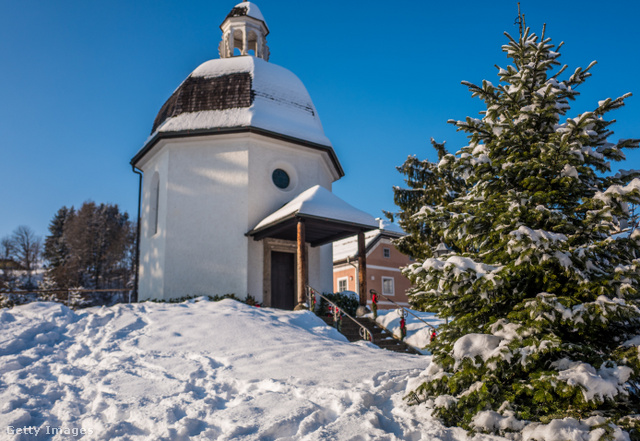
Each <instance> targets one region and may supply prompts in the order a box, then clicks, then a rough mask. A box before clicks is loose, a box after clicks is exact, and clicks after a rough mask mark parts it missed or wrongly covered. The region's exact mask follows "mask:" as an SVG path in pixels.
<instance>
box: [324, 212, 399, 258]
mask: <svg viewBox="0 0 640 441" xmlns="http://www.w3.org/2000/svg"><path fill="white" fill-rule="evenodd" d="M376 221H378V227H379V228H378V229H377V230H373V231H368V232H366V233H365V234H364V244H365V247H368V246H369V245H370V244H371V243H372V242H373V241H374V240H375V239H376V238H377V237H378V236H379V235H380V234H384V233H390V235H391V236H395V237H401V236H404V235H406V234H407V233H405V232H404V231H402V228H400V227H399V226H398V225H396V224H394V223H393V222H389V221H387V220H385V219H381V218H377V219H376ZM357 253H358V238H357V236H351V237H347V238H346V239H342V240H338V241H336V242H334V243H333V261H334V262H339V261H341V260H344V259H346V258H347V257H353V256H355V255H356V254H357Z"/></svg>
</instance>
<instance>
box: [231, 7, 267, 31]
mask: <svg viewBox="0 0 640 441" xmlns="http://www.w3.org/2000/svg"><path fill="white" fill-rule="evenodd" d="M231 17H251V18H255V19H256V20H260V21H261V22H263V23H264V24H265V26H266V25H267V22H266V21H265V20H264V17H263V16H262V12H260V8H258V5H256V4H255V3H251V2H242V3H238V4H237V5H235V6H234V7H233V9H232V10H231V12H229V15H227V18H231ZM267 28H268V26H267Z"/></svg>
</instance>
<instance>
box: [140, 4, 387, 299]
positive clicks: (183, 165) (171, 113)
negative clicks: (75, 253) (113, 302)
mask: <svg viewBox="0 0 640 441" xmlns="http://www.w3.org/2000/svg"><path fill="white" fill-rule="evenodd" d="M220 29H221V31H222V40H221V41H220V44H219V46H218V52H219V58H217V59H213V60H209V61H206V62H204V63H202V64H201V65H200V66H198V67H197V68H196V69H195V70H194V71H193V72H191V74H190V75H189V76H187V78H186V79H185V80H184V81H183V82H182V84H180V85H179V86H178V88H177V89H176V90H175V91H174V92H173V94H172V95H171V96H170V97H169V98H168V99H167V101H166V102H165V104H164V105H163V106H162V108H161V109H160V110H159V112H158V114H157V116H156V118H155V120H154V122H153V126H152V129H151V135H150V136H149V138H148V139H147V141H146V142H145V144H144V145H143V146H142V148H141V149H140V150H139V151H138V153H137V154H136V155H135V156H134V157H133V159H132V160H131V165H132V167H133V169H134V171H136V172H138V173H141V175H142V180H141V203H140V213H141V214H140V233H139V235H140V238H139V258H138V283H137V293H138V299H139V300H144V299H164V300H169V299H173V298H180V297H184V296H199V295H222V294H234V295H236V296H237V297H239V298H244V297H245V296H247V295H251V296H253V297H254V298H255V299H256V300H257V301H258V302H260V303H262V304H263V305H265V306H272V307H278V308H283V309H293V308H295V307H301V305H303V304H304V302H305V292H306V291H305V290H306V287H307V286H313V287H314V288H315V289H317V290H318V291H320V292H323V291H324V292H331V291H332V281H333V278H332V261H333V259H332V245H331V244H332V242H334V241H336V240H339V239H342V238H344V237H347V236H353V235H358V236H359V237H363V235H364V232H366V231H370V230H374V229H376V228H378V223H377V221H376V220H375V219H374V218H373V217H372V216H371V215H369V214H367V213H365V212H363V211H361V210H358V209H356V208H354V207H352V206H350V205H349V204H347V203H346V202H345V201H343V200H341V199H340V198H338V197H337V196H336V195H334V194H333V193H332V192H331V187H332V183H333V182H335V181H336V180H338V179H340V178H341V177H342V176H344V171H343V169H342V166H341V164H340V161H339V160H338V157H337V155H336V152H335V150H334V148H333V146H332V144H331V142H330V141H329V138H327V136H326V135H325V133H324V130H323V128H322V124H321V122H320V118H319V117H318V112H317V111H316V108H315V107H314V104H313V102H312V100H311V98H310V96H309V94H308V92H307V90H306V88H305V86H304V85H303V84H302V82H301V81H300V80H299V79H298V77H297V76H296V75H294V74H293V73H292V72H290V71H289V70H287V69H285V68H283V67H280V66H278V65H276V64H273V63H271V62H270V61H269V57H270V49H269V46H268V44H267V36H268V34H269V27H268V26H267V22H266V21H265V19H264V17H263V15H262V13H261V12H260V9H259V8H258V7H257V6H256V5H255V4H254V3H251V2H248V1H244V2H242V3H239V4H237V5H236V6H234V7H233V8H232V9H231V11H230V12H229V13H228V15H227V16H226V18H225V19H224V20H223V22H222V24H221V25H220ZM363 243H364V242H363ZM363 246H364V245H363ZM363 254H364V253H363ZM364 266H365V268H366V264H365V265H364ZM365 274H366V269H365V273H364V274H362V275H361V279H362V283H364V285H363V288H364V287H366V276H365ZM362 292H366V289H363V291H362ZM365 301H366V300H365ZM361 302H362V299H361Z"/></svg>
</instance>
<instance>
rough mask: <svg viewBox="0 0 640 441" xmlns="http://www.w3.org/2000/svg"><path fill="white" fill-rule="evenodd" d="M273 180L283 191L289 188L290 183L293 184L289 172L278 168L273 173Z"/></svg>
mask: <svg viewBox="0 0 640 441" xmlns="http://www.w3.org/2000/svg"><path fill="white" fill-rule="evenodd" d="M271 179H273V183H274V184H275V185H276V187H278V188H282V189H283V190H284V189H285V188H287V187H288V186H289V183H290V182H291V179H290V178H289V175H288V174H287V172H286V171H284V170H282V169H281V168H277V169H275V170H274V171H273V174H272V175H271Z"/></svg>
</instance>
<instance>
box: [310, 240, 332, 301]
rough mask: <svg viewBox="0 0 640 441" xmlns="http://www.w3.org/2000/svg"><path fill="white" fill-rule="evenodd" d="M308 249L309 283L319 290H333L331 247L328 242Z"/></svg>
mask: <svg viewBox="0 0 640 441" xmlns="http://www.w3.org/2000/svg"><path fill="white" fill-rule="evenodd" d="M309 250H310V252H309V285H311V286H313V287H314V288H315V289H317V290H319V291H320V292H333V247H332V246H331V244H328V245H322V246H321V247H311V248H310V249H309Z"/></svg>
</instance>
